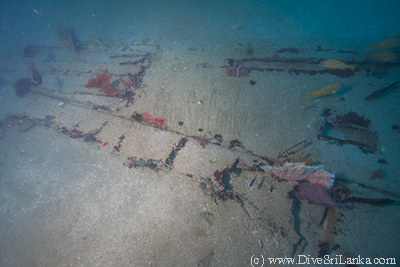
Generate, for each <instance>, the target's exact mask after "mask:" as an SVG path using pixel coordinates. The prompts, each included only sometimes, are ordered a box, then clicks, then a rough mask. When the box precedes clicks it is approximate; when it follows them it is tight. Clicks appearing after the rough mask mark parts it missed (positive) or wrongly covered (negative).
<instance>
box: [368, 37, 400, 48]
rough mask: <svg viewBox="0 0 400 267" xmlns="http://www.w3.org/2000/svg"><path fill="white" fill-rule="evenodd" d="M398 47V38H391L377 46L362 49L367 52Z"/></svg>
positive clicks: (399, 38)
mask: <svg viewBox="0 0 400 267" xmlns="http://www.w3.org/2000/svg"><path fill="white" fill-rule="evenodd" d="M398 45H400V37H392V38H388V39H385V40H383V41H381V42H379V43H377V44H374V45H370V46H367V47H366V48H364V51H368V50H370V49H381V48H388V47H395V46H398Z"/></svg>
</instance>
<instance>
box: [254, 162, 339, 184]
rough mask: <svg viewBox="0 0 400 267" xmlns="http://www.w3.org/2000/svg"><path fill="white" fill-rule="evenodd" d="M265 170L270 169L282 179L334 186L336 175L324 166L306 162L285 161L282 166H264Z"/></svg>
mask: <svg viewBox="0 0 400 267" xmlns="http://www.w3.org/2000/svg"><path fill="white" fill-rule="evenodd" d="M261 168H262V169H263V170H265V171H270V172H272V173H273V174H275V175H276V176H278V177H279V178H280V179H282V180H285V181H288V182H296V183H297V182H300V181H308V182H310V183H313V184H321V185H323V186H325V187H326V188H332V186H333V182H334V178H335V175H334V174H332V173H329V172H327V171H325V170H324V169H323V168H322V166H307V165H305V164H304V163H285V165H283V166H280V167H270V166H262V167H261Z"/></svg>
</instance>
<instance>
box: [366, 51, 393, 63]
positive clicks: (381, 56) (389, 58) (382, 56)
mask: <svg viewBox="0 0 400 267" xmlns="http://www.w3.org/2000/svg"><path fill="white" fill-rule="evenodd" d="M368 57H369V58H372V59H375V60H377V61H379V62H396V58H397V55H396V53H393V52H392V51H388V50H383V51H379V52H376V53H373V54H370V55H368Z"/></svg>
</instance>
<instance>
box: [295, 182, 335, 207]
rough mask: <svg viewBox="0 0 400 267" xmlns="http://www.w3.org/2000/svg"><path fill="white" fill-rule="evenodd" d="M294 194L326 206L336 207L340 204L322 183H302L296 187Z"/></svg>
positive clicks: (299, 197)
mask: <svg viewBox="0 0 400 267" xmlns="http://www.w3.org/2000/svg"><path fill="white" fill-rule="evenodd" d="M293 195H294V196H295V197H296V198H298V199H303V200H307V201H309V202H310V203H314V204H319V205H321V206H324V207H329V208H335V207H338V206H340V205H339V204H338V203H337V202H336V201H335V200H334V199H333V198H332V197H331V195H330V194H329V192H328V190H327V189H326V187H325V186H323V185H322V184H313V183H311V184H310V183H307V182H304V183H300V184H299V185H298V186H295V187H294V189H293Z"/></svg>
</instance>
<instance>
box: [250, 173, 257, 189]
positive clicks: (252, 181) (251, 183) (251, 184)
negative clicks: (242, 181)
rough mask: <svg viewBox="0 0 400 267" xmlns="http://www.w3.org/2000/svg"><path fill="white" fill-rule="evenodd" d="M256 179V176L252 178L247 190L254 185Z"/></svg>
mask: <svg viewBox="0 0 400 267" xmlns="http://www.w3.org/2000/svg"><path fill="white" fill-rule="evenodd" d="M256 178H257V175H256V176H254V178H253V180H251V182H250V183H249V188H251V187H252V186H253V184H254V182H255V180H256Z"/></svg>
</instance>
